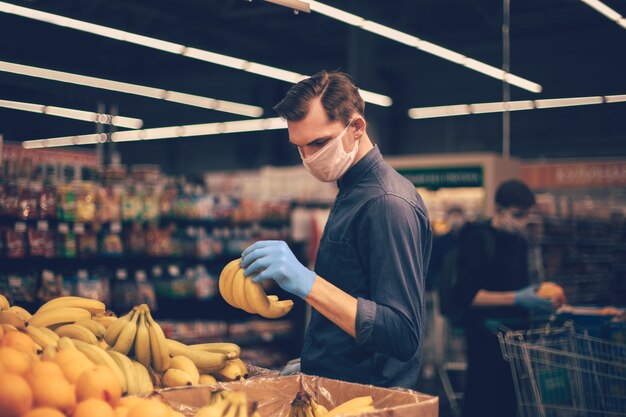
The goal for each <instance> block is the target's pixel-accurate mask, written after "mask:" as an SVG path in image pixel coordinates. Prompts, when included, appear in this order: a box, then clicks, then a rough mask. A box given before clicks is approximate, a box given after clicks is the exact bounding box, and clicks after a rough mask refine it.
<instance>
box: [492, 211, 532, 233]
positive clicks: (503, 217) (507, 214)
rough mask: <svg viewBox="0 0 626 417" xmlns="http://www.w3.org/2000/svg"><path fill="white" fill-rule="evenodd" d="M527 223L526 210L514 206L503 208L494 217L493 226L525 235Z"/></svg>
mask: <svg viewBox="0 0 626 417" xmlns="http://www.w3.org/2000/svg"><path fill="white" fill-rule="evenodd" d="M527 225H528V210H519V209H517V208H515V207H511V208H507V209H503V210H502V211H500V213H499V214H498V216H497V218H496V219H494V226H495V227H497V228H498V229H500V230H504V231H505V232H509V233H512V234H518V235H526V226H527Z"/></svg>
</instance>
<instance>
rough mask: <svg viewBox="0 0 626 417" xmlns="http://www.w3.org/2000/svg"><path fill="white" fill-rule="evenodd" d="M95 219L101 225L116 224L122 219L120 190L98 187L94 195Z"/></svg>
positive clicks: (108, 186)
mask: <svg viewBox="0 0 626 417" xmlns="http://www.w3.org/2000/svg"><path fill="white" fill-rule="evenodd" d="M96 196H97V198H96V206H97V208H98V210H97V219H98V221H100V222H102V223H107V222H116V221H120V220H121V219H122V212H121V204H122V199H121V190H120V189H119V187H115V186H112V185H105V186H100V187H98V190H97V193H96Z"/></svg>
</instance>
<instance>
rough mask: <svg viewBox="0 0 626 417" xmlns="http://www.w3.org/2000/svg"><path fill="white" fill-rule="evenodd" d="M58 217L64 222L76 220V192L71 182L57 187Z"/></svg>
mask: <svg viewBox="0 0 626 417" xmlns="http://www.w3.org/2000/svg"><path fill="white" fill-rule="evenodd" d="M57 197H58V202H59V204H58V205H57V218H58V219H59V220H61V221H64V222H73V221H76V192H75V190H74V187H72V185H70V184H63V185H60V186H59V187H58V188H57Z"/></svg>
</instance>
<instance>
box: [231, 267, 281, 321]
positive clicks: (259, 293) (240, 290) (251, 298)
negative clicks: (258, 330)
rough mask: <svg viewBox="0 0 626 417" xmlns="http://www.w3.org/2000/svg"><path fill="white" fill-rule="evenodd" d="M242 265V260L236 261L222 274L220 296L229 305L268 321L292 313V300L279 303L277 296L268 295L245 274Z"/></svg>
mask: <svg viewBox="0 0 626 417" xmlns="http://www.w3.org/2000/svg"><path fill="white" fill-rule="evenodd" d="M240 263H241V258H239V259H235V260H234V261H232V262H230V263H228V264H227V265H226V266H225V267H224V269H223V270H222V273H221V274H220V280H219V289H220V294H221V295H222V297H223V298H224V300H226V302H227V303H228V304H230V305H231V306H233V307H235V308H239V309H242V310H244V311H246V312H247V313H250V314H258V315H260V316H262V317H265V318H267V319H276V318H279V317H282V316H284V315H285V314H287V313H289V311H291V308H292V307H293V301H292V300H283V301H279V300H278V297H276V296H275V295H269V296H268V295H266V294H265V290H263V287H262V286H261V285H260V284H257V283H255V282H253V281H252V280H251V279H250V277H246V276H245V275H244V274H243V269H242V268H241V266H240Z"/></svg>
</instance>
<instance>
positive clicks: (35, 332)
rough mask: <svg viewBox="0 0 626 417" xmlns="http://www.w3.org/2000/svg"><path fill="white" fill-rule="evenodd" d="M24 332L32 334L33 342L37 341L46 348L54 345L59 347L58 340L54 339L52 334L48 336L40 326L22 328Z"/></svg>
mask: <svg viewBox="0 0 626 417" xmlns="http://www.w3.org/2000/svg"><path fill="white" fill-rule="evenodd" d="M22 332H23V333H26V334H27V335H28V336H30V338H31V339H33V342H35V343H37V344H38V345H39V346H41V347H43V348H44V349H45V348H46V347H48V346H52V347H55V348H56V347H57V343H58V342H57V341H56V340H54V339H53V338H51V337H50V336H48V335H47V334H46V333H44V332H43V331H42V329H40V328H38V327H35V326H28V327H27V328H25V329H24V330H22Z"/></svg>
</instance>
